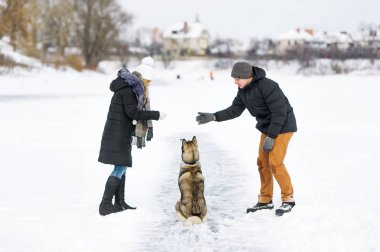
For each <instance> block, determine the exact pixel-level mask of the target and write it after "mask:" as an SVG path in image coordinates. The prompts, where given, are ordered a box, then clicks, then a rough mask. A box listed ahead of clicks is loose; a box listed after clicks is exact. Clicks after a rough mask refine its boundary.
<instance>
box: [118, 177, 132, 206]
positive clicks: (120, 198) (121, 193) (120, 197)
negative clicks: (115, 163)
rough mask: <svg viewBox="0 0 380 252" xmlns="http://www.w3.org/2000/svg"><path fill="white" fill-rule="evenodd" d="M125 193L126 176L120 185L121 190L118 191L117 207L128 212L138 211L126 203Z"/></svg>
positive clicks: (122, 178)
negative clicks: (129, 210)
mask: <svg viewBox="0 0 380 252" xmlns="http://www.w3.org/2000/svg"><path fill="white" fill-rule="evenodd" d="M124 191H125V174H124V175H123V176H122V177H121V179H120V185H119V188H118V189H117V191H116V194H115V206H116V207H117V208H118V209H119V210H120V211H123V210H128V209H132V210H134V209H136V207H131V206H130V205H128V204H127V203H126V202H125V199H124Z"/></svg>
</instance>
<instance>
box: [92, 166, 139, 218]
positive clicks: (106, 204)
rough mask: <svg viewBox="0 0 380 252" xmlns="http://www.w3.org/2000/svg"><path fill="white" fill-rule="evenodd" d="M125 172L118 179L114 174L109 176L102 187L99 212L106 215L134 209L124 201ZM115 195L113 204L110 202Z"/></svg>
mask: <svg viewBox="0 0 380 252" xmlns="http://www.w3.org/2000/svg"><path fill="white" fill-rule="evenodd" d="M124 190H125V174H124V175H123V176H122V177H121V179H119V178H118V177H115V176H109V177H108V179H107V183H106V186H105V189H104V194H103V198H102V202H100V205H99V214H100V215H103V216H104V215H108V214H111V213H117V212H121V211H124V210H127V209H136V207H131V206H130V205H128V204H127V203H126V202H125V199H124ZM114 195H115V204H112V199H113V196H114Z"/></svg>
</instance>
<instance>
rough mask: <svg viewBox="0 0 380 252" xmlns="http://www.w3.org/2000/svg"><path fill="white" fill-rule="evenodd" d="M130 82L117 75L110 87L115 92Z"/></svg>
mask: <svg viewBox="0 0 380 252" xmlns="http://www.w3.org/2000/svg"><path fill="white" fill-rule="evenodd" d="M128 86H130V84H129V83H128V82H125V81H124V80H123V79H122V78H120V77H117V78H116V79H114V80H113V81H112V82H111V85H110V89H111V91H112V92H116V91H118V90H120V89H122V88H125V87H128Z"/></svg>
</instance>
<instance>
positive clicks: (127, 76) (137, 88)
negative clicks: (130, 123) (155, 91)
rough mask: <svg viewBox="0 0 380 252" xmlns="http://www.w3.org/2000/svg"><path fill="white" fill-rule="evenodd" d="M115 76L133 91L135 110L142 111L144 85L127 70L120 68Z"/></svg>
mask: <svg viewBox="0 0 380 252" xmlns="http://www.w3.org/2000/svg"><path fill="white" fill-rule="evenodd" d="M117 76H119V77H120V78H122V79H123V80H124V81H125V82H127V83H128V84H129V85H130V86H131V87H132V89H133V92H134V93H135V95H136V99H137V109H138V110H142V109H143V107H144V96H145V90H144V84H143V82H142V81H141V79H139V78H138V77H137V76H136V75H134V74H132V73H131V72H129V70H128V69H127V68H122V69H120V70H119V72H117Z"/></svg>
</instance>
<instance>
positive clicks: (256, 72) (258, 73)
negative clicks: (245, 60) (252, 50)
mask: <svg viewBox="0 0 380 252" xmlns="http://www.w3.org/2000/svg"><path fill="white" fill-rule="evenodd" d="M252 70H253V81H257V80H260V79H263V78H264V77H265V76H266V73H265V71H264V69H262V68H260V67H255V66H253V67H252Z"/></svg>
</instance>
